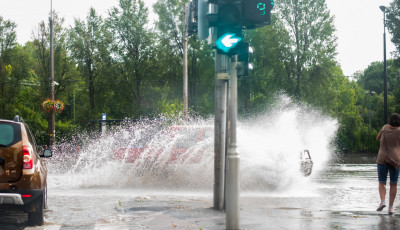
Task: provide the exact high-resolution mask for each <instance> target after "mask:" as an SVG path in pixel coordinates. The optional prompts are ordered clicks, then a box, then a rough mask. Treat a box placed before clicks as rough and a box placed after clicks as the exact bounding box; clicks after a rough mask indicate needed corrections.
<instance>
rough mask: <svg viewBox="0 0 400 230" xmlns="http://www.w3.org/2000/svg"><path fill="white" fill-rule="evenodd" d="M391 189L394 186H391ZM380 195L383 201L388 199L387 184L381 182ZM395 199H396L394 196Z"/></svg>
mask: <svg viewBox="0 0 400 230" xmlns="http://www.w3.org/2000/svg"><path fill="white" fill-rule="evenodd" d="M390 189H392V186H390ZM396 190H397V185H396ZM395 196H396V194H395ZM379 197H380V198H381V201H383V200H385V199H386V184H382V183H379ZM393 201H394V198H393ZM392 204H393V203H392Z"/></svg>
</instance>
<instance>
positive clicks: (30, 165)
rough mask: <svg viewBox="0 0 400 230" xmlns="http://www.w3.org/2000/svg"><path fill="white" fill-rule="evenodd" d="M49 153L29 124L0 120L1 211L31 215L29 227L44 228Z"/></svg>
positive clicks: (20, 121)
mask: <svg viewBox="0 0 400 230" xmlns="http://www.w3.org/2000/svg"><path fill="white" fill-rule="evenodd" d="M51 155H52V153H51V151H50V150H49V149H46V150H44V149H43V147H41V146H37V145H36V142H35V139H34V137H33V135H32V132H31V131H30V129H29V127H28V126H27V125H26V123H25V122H24V121H23V120H22V119H21V118H20V117H19V116H16V117H15V118H14V121H10V120H0V208H2V209H17V210H23V211H25V212H27V213H28V224H29V225H42V224H43V214H44V210H43V209H44V208H45V207H46V205H47V204H46V203H47V168H46V164H45V162H44V161H43V159H41V158H43V157H51Z"/></svg>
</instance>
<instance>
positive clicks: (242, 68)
mask: <svg viewBox="0 0 400 230" xmlns="http://www.w3.org/2000/svg"><path fill="white" fill-rule="evenodd" d="M237 49H238V62H239V69H238V77H240V76H248V75H249V70H252V69H253V66H252V65H251V64H250V63H249V54H252V53H253V48H251V47H250V46H249V43H247V42H243V43H241V44H240V45H239V47H238V48H237Z"/></svg>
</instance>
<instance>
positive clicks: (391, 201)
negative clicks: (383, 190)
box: [379, 184, 397, 207]
mask: <svg viewBox="0 0 400 230" xmlns="http://www.w3.org/2000/svg"><path fill="white" fill-rule="evenodd" d="M379 193H380V191H379ZM396 193H397V184H390V190H389V207H393V204H394V199H395V198H396Z"/></svg>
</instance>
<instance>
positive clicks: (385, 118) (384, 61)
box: [383, 12, 388, 124]
mask: <svg viewBox="0 0 400 230" xmlns="http://www.w3.org/2000/svg"><path fill="white" fill-rule="evenodd" d="M386 65H387V64H386V12H383V87H384V101H383V103H384V116H385V117H384V121H385V124H387V123H388V111H387V73H386Z"/></svg>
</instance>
